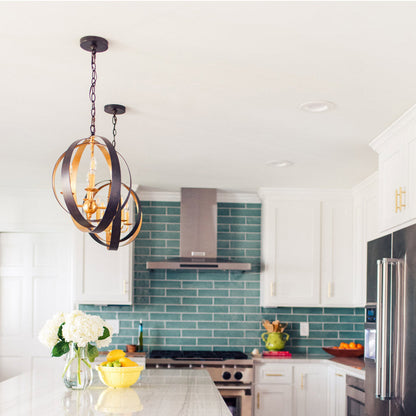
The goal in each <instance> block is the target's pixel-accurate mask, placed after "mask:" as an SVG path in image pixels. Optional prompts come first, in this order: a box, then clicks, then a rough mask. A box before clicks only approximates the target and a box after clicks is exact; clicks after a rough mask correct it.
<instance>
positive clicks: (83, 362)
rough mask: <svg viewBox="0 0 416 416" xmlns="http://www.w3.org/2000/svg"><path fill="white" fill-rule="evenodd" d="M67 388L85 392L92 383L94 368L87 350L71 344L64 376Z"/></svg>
mask: <svg viewBox="0 0 416 416" xmlns="http://www.w3.org/2000/svg"><path fill="white" fill-rule="evenodd" d="M62 377H63V379H64V384H65V386H66V387H68V388H69V389H72V390H84V389H86V388H87V387H89V386H90V385H91V383H92V367H91V364H90V363H89V361H88V357H87V348H86V347H77V346H76V345H74V344H70V349H69V352H68V353H67V355H66V362H65V368H64V373H63V375H62Z"/></svg>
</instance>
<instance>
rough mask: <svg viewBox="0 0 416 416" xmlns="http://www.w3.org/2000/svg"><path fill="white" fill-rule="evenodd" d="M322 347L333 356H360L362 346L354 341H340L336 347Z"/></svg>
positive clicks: (362, 351) (362, 349) (362, 350)
mask: <svg viewBox="0 0 416 416" xmlns="http://www.w3.org/2000/svg"><path fill="white" fill-rule="evenodd" d="M322 349H323V350H324V351H325V352H327V353H328V354H331V355H333V356H335V357H361V356H362V355H363V354H364V347H363V346H362V345H361V344H358V343H357V344H356V343H355V342H350V343H348V342H341V343H340V344H339V346H338V347H322Z"/></svg>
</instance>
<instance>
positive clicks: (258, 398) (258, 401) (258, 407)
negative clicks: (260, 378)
mask: <svg viewBox="0 0 416 416" xmlns="http://www.w3.org/2000/svg"><path fill="white" fill-rule="evenodd" d="M257 409H260V393H257Z"/></svg>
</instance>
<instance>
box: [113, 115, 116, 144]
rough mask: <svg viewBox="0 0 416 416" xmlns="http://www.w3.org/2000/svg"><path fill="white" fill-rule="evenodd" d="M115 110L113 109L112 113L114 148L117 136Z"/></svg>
mask: <svg viewBox="0 0 416 416" xmlns="http://www.w3.org/2000/svg"><path fill="white" fill-rule="evenodd" d="M116 114H117V112H116V111H115V110H114V113H113V147H114V149H115V148H116V136H117V130H116V124H117V116H116Z"/></svg>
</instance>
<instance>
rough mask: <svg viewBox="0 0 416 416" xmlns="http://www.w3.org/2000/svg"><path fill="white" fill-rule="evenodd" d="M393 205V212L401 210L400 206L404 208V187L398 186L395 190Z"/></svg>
mask: <svg viewBox="0 0 416 416" xmlns="http://www.w3.org/2000/svg"><path fill="white" fill-rule="evenodd" d="M395 206H396V209H395V211H394V212H396V213H397V212H402V208H406V188H402V187H401V186H399V189H396V190H395Z"/></svg>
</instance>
